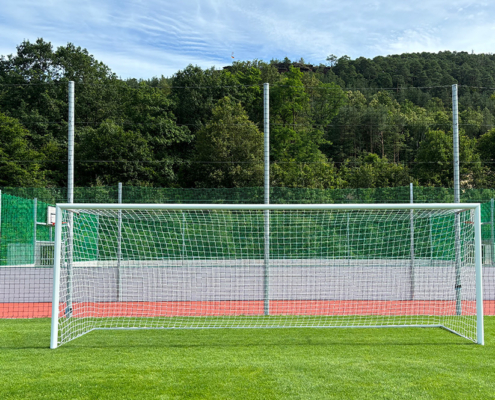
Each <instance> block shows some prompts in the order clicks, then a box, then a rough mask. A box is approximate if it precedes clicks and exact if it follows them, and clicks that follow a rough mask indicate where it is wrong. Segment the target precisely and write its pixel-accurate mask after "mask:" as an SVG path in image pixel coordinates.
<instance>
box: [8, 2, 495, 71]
mask: <svg viewBox="0 0 495 400" xmlns="http://www.w3.org/2000/svg"><path fill="white" fill-rule="evenodd" d="M4 1H5V0H4ZM493 15H495V4H492V3H488V2H473V1H468V0H453V1H449V0H429V1H425V0H423V1H416V2H411V1H405V0H404V1H400V0H395V1H392V0H382V1H377V0H375V1H369V0H368V1H367V0H354V1H348V2H342V1H337V0H313V1H311V2H307V1H306V0H286V1H283V2H282V1H271V2H266V1H264V0H237V1H227V0H182V1H180V2H176V1H172V0H167V1H160V0H148V1H146V2H145V1H116V0H99V1H96V0H85V1H79V2H67V1H61V0H51V1H47V2H42V3H40V2H38V1H29V0H17V1H16V2H10V4H5V5H2V13H1V15H0V25H1V26H2V29H0V43H1V44H0V54H3V55H6V54H9V53H15V46H16V45H18V44H20V43H21V42H22V41H23V40H24V39H28V40H30V41H34V40H36V38H38V37H43V38H44V39H45V40H47V41H51V42H52V43H53V44H54V46H60V45H65V44H66V43H67V42H72V43H74V44H75V45H77V46H81V47H84V48H87V49H88V51H89V52H90V53H91V54H94V55H95V56H96V57H97V58H98V59H99V60H100V61H102V62H104V63H105V64H107V65H108V66H109V67H110V68H111V69H112V70H113V71H114V72H116V73H117V74H118V75H120V76H122V77H136V78H149V77H152V76H160V75H162V74H163V75H165V76H169V75H171V74H173V73H174V72H175V71H177V70H179V69H183V68H184V67H186V66H187V65H188V64H189V63H192V64H197V65H200V66H202V67H210V66H212V65H216V66H217V67H222V66H223V65H226V64H229V63H230V62H231V58H230V55H231V53H232V52H234V53H235V57H236V59H237V60H238V59H241V60H252V59H254V58H259V59H264V60H267V61H268V60H270V59H271V58H284V57H286V56H287V57H289V58H291V59H299V58H301V57H303V58H304V59H305V60H306V61H310V62H314V63H320V62H324V61H325V58H326V56H327V55H328V54H330V53H333V54H336V55H337V56H342V55H344V54H346V55H349V56H351V57H353V58H354V57H359V56H365V57H374V56H376V55H387V54H397V53H402V52H416V51H418V52H420V51H434V52H435V51H440V50H452V51H463V50H465V51H471V50H472V49H474V50H475V51H476V52H493V48H494V44H495V43H494V42H495V39H491V38H492V37H494V36H493V29H494V24H493V22H492V20H491V16H493Z"/></svg>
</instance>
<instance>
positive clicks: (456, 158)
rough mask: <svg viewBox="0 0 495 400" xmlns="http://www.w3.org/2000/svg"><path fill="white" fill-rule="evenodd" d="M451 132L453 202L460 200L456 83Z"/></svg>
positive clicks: (453, 86) (453, 90)
mask: <svg viewBox="0 0 495 400" xmlns="http://www.w3.org/2000/svg"><path fill="white" fill-rule="evenodd" d="M452 132H453V140H454V146H453V149H454V203H460V202H461V195H460V186H459V103H458V99H457V85H452Z"/></svg>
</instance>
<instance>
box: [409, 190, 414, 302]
mask: <svg viewBox="0 0 495 400" xmlns="http://www.w3.org/2000/svg"><path fill="white" fill-rule="evenodd" d="M409 202H410V203H411V204H412V203H414V186H413V184H412V183H410V184H409ZM409 219H410V221H409V225H410V230H411V245H410V249H411V300H414V292H415V291H416V282H415V280H416V277H415V276H414V210H412V209H411V211H410V217H409Z"/></svg>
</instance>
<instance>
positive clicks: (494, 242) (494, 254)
mask: <svg viewBox="0 0 495 400" xmlns="http://www.w3.org/2000/svg"><path fill="white" fill-rule="evenodd" d="M494 214H495V207H494V200H493V199H491V200H490V222H491V224H490V228H491V239H492V254H491V256H492V266H495V227H494V226H493V223H494V222H495V218H494Z"/></svg>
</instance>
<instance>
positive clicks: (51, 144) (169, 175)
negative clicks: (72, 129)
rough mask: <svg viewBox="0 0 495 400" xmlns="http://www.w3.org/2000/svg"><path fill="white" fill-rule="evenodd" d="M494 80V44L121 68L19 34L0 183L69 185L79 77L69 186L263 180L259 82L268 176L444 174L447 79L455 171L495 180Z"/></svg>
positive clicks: (1, 93) (348, 181) (383, 180)
mask: <svg viewBox="0 0 495 400" xmlns="http://www.w3.org/2000/svg"><path fill="white" fill-rule="evenodd" d="M494 80H495V56H494V55H491V54H489V55H487V54H469V53H465V52H460V53H456V52H441V53H438V54H433V53H416V54H402V55H394V56H387V57H376V58H374V59H366V58H362V57H360V58H358V59H355V60H351V59H350V58H349V57H346V56H344V57H340V58H337V57H335V56H333V55H330V56H328V58H327V60H326V62H325V63H322V64H321V65H309V64H307V63H305V62H304V60H302V59H301V60H299V61H297V62H293V61H291V60H288V59H285V60H272V61H271V62H262V61H259V60H253V61H244V62H240V61H239V62H234V63H233V64H232V65H230V66H227V67H225V68H222V66H219V67H218V68H211V69H202V68H200V67H197V66H193V65H189V66H185V68H184V69H183V70H180V71H177V72H176V73H175V74H174V75H173V76H171V77H160V78H153V79H150V80H140V79H126V80H123V79H120V78H119V77H117V76H116V75H115V74H114V73H113V72H112V71H111V70H110V68H109V67H108V66H106V65H104V64H102V63H101V62H99V61H98V60H96V59H95V58H94V57H93V56H92V55H90V53H89V52H88V51H87V50H85V49H81V48H80V47H76V46H74V45H72V44H68V45H66V46H61V47H59V48H56V49H55V48H53V46H52V45H51V44H50V43H49V42H46V41H44V40H43V39H38V40H37V41H36V42H35V43H30V42H28V41H25V42H23V43H21V44H20V45H19V46H18V47H17V51H16V52H15V53H14V54H12V55H4V56H2V57H1V59H0V186H46V185H48V186H65V185H66V171H67V114H68V106H67V97H68V93H67V90H68V89H67V86H68V85H67V83H68V81H75V84H76V107H75V115H76V133H75V134H76V139H75V142H76V149H75V150H76V152H75V154H76V163H75V179H76V181H75V184H76V186H90V185H114V184H116V183H117V182H123V183H124V184H126V185H148V186H164V187H247V186H261V185H262V183H263V83H265V82H268V83H269V84H270V146H271V148H270V163H271V184H272V186H281V187H284V186H285V187H314V188H345V187H388V186H404V185H407V184H409V182H414V183H415V184H420V185H424V186H444V187H450V186H452V175H453V166H452V146H453V145H452V90H451V85H452V84H454V83H457V84H459V85H460V86H459V122H460V125H459V126H460V131H461V136H460V142H461V145H460V157H461V164H460V167H461V184H462V185H463V186H464V187H494V186H495V163H494V159H495V129H494V116H495V97H494V90H495V82H494Z"/></svg>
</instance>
